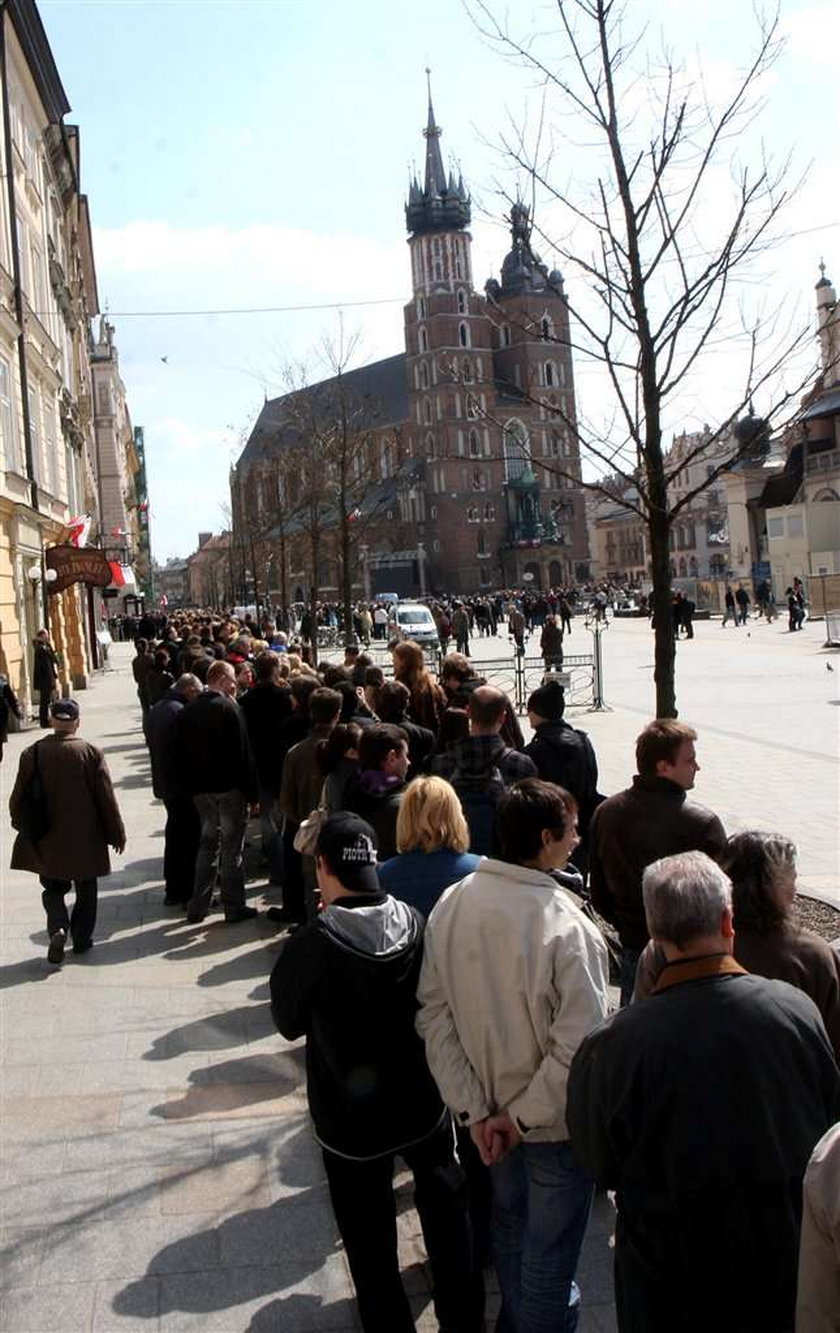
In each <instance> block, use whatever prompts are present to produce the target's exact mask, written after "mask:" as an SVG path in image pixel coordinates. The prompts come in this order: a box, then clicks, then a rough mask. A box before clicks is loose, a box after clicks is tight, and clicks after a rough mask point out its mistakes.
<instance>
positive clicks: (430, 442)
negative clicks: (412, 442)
mask: <svg viewBox="0 0 840 1333" xmlns="http://www.w3.org/2000/svg"><path fill="white" fill-rule="evenodd" d="M434 456H435V437H434V435H433V433H432V432H431V431H428V432H427V433H426V457H427V458H434Z"/></svg>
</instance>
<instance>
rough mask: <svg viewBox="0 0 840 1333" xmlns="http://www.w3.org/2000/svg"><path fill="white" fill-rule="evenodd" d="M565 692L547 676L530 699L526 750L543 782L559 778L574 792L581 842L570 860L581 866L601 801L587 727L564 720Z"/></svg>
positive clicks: (558, 780)
mask: <svg viewBox="0 0 840 1333" xmlns="http://www.w3.org/2000/svg"><path fill="white" fill-rule="evenodd" d="M565 709H566V692H565V690H564V689H563V686H562V685H561V684H560V683H559V681H556V680H548V681H546V683H545V685H541V686H540V688H539V689H538V690H534V692H533V694H531V696H530V698H529V699H528V721H529V722H530V724H531V726H532V727H533V729H534V736H533V739H532V740H531V741H529V742H528V744H527V745H526V746H525V751H524V753H525V754H527V756H528V758H529V759H531V760H533V762H534V763H535V764H536V766H537V773H538V774H539V776H540V777H541V778H542V779H543V781H544V782H556V784H557V786H558V787H563V788H565V790H566V791H568V792H571V794H572V796H574V798H575V801H576V802H577V807H578V834H579V835H580V843H579V845H578V846H577V847H576V848H575V849H574V851H573V853H572V856H571V860H572V861H573V862H574V864H575V865H576V866H577V867H578V868H579V869H581V870H583V869H585V867H586V864H587V856H586V849H587V848H588V846H589V824H590V821H591V819H592V815H593V813H594V811H595V807H596V806H597V804H598V801H599V796H598V761H597V759H596V758H595V751H594V749H593V748H592V742H591V740H590V739H589V737H588V736H587V734H586V732H585V731H577V730H576V729H575V728H574V727H571V726H569V723H568V722H564V720H563V714H564V712H565Z"/></svg>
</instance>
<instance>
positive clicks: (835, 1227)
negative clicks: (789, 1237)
mask: <svg viewBox="0 0 840 1333" xmlns="http://www.w3.org/2000/svg"><path fill="white" fill-rule="evenodd" d="M838 1329H840V1124H838V1125H834V1126H833V1128H831V1129H830V1130H829V1131H828V1133H827V1134H824V1135H823V1137H822V1138H821V1139H820V1141H819V1143H818V1144H817V1146H816V1148H815V1149H814V1151H813V1153H812V1155H811V1160H810V1162H809V1163H808V1168H807V1170H806V1172H805V1185H804V1188H803V1191H802V1239H801V1243H800V1246H799V1291H798V1295H797V1299H796V1333H837V1330H838Z"/></svg>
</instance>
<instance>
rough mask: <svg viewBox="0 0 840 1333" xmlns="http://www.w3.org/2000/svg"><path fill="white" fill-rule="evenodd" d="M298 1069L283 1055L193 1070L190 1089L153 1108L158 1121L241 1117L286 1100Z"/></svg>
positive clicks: (298, 1075) (295, 1084)
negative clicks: (226, 1116) (215, 1116)
mask: <svg viewBox="0 0 840 1333" xmlns="http://www.w3.org/2000/svg"><path fill="white" fill-rule="evenodd" d="M300 1082H301V1070H300V1069H299V1068H298V1067H297V1065H296V1064H295V1062H294V1060H293V1059H290V1058H289V1055H287V1054H286V1053H282V1054H277V1055H249V1056H245V1057H244V1058H243V1059H241V1060H226V1061H224V1062H223V1063H221V1064H217V1065H212V1066H211V1067H210V1068H207V1069H194V1070H193V1071H192V1072H191V1073H190V1075H189V1079H188V1084H189V1086H188V1087H187V1090H186V1092H185V1093H184V1094H183V1096H181V1097H178V1098H177V1099H176V1100H173V1101H168V1102H160V1103H159V1104H158V1105H157V1106H153V1107H152V1108H151V1111H150V1113H149V1114H150V1115H154V1116H157V1117H158V1118H159V1119H161V1120H193V1119H195V1118H197V1117H201V1118H206V1117H207V1116H208V1115H224V1114H227V1113H236V1114H237V1115H239V1114H242V1113H243V1112H245V1111H246V1109H247V1108H248V1107H251V1106H259V1104H260V1103H261V1102H273V1101H277V1100H279V1099H280V1098H282V1097H288V1096H289V1094H290V1093H293V1092H295V1091H296V1089H298V1088H299V1087H300Z"/></svg>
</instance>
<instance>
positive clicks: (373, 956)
mask: <svg viewBox="0 0 840 1333" xmlns="http://www.w3.org/2000/svg"><path fill="white" fill-rule="evenodd" d="M422 953H423V918H422V917H421V916H420V914H419V912H416V911H415V910H414V908H412V907H409V906H408V905H407V904H406V903H401V902H397V900H396V899H395V898H391V897H390V896H389V895H387V894H377V895H376V896H373V895H370V896H368V895H365V896H362V895H352V896H351V895H348V896H347V897H343V898H340V899H339V900H338V901H336V902H334V903H332V904H331V905H330V906H329V907H327V908H326V910H325V911H323V912H322V913H321V915H320V916H319V918H318V920H317V921H314V922H313V923H312V924H311V925H309V926H306V927H304V928H303V929H302V930H299V931H298V932H297V934H295V935H292V936H291V937H290V939H289V940H288V941H287V943H286V944H285V946H284V948H283V951H282V953H281V954H280V957H279V958H278V960H277V962H276V963H275V966H274V971H273V972H272V974H271V1012H272V1014H273V1016H274V1021H275V1023H276V1024H277V1027H278V1029H279V1031H280V1032H281V1033H282V1035H283V1036H284V1037H286V1038H288V1040H290V1041H293V1040H295V1039H296V1038H297V1037H302V1036H305V1037H306V1078H307V1095H308V1098H309V1110H310V1114H311V1116H312V1120H313V1124H314V1128H315V1137H316V1139H317V1140H318V1142H319V1143H320V1144H321V1146H322V1147H323V1148H326V1149H327V1150H328V1151H330V1152H333V1153H338V1154H339V1155H340V1156H342V1157H350V1158H354V1159H357V1160H367V1159H369V1158H374V1157H380V1156H383V1155H384V1154H386V1153H393V1152H398V1151H399V1150H400V1148H403V1147H407V1146H409V1145H410V1144H412V1143H417V1142H419V1141H420V1140H422V1139H424V1138H426V1137H427V1136H428V1135H429V1134H431V1133H432V1132H433V1130H435V1129H436V1128H437V1126H438V1125H439V1123H440V1121H441V1119H442V1117H443V1116H444V1115H445V1114H446V1112H445V1109H444V1106H443V1103H442V1101H441V1099H440V1095H439V1093H438V1091H437V1088H436V1087H435V1084H434V1081H433V1079H432V1076H431V1074H430V1073H429V1068H428V1065H427V1064H426V1058H425V1055H424V1052H423V1043H422V1042H421V1040H420V1038H419V1037H418V1036H417V1033H416V1032H415V1029H414V1019H415V1014H416V1011H417V1000H416V990H417V978H418V975H419V972H420V964H421V961H422Z"/></svg>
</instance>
